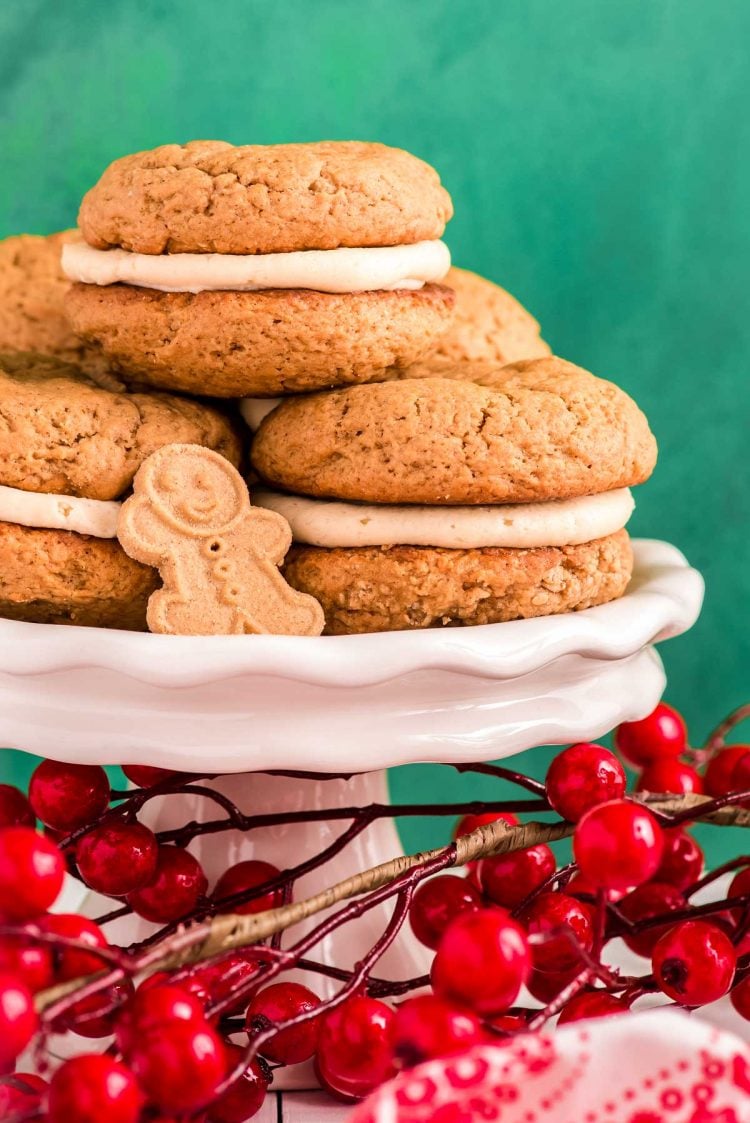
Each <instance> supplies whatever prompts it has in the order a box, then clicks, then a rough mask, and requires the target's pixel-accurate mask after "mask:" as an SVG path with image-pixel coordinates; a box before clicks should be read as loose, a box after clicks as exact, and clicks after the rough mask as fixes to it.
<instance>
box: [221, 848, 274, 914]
mask: <svg viewBox="0 0 750 1123" xmlns="http://www.w3.org/2000/svg"><path fill="white" fill-rule="evenodd" d="M280 873H281V871H280V870H279V869H277V867H276V866H272V865H271V863H270V862H259V861H257V860H254V859H251V860H249V861H247V862H238V863H237V864H236V865H235V866H230V867H229V869H228V870H226V871H225V872H224V873H223V874H222V875H221V877H220V878H219V880H218V881H217V882H216V888H215V889H214V891H213V894H212V900H213V901H214V903H215V904H216V906H217V912H220V913H221V912H236V913H239V914H240V915H241V916H247V915H249V914H250V913H254V912H265V911H266V909H275V908H276V907H277V906H278V905H280V904H281V903H282V901H283V899H284V890H283V889H280V888H279V889H272V890H270V891H269V892H268V893H263V894H262V895H261V896H260V897H255V898H253V900H251V901H247V902H246V903H245V904H242V905H233V904H230V903H229V901H228V898H231V897H234V896H236V895H238V894H240V893H248V892H250V891H251V890H253V889H257V887H258V886H259V885H263V884H265V882H266V881H273V880H274V879H275V878H277V877H278V876H279V874H280ZM225 900H226V902H227V903H226V904H224V903H223V902H224V901H225Z"/></svg>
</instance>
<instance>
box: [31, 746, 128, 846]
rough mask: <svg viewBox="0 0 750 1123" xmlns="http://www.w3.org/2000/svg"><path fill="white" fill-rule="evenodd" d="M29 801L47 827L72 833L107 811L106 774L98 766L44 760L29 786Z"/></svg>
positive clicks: (35, 771) (107, 789) (107, 790)
mask: <svg viewBox="0 0 750 1123" xmlns="http://www.w3.org/2000/svg"><path fill="white" fill-rule="evenodd" d="M29 801H30V803H31V806H32V807H33V808H34V811H35V813H36V816H37V818H38V819H41V820H42V822H43V823H44V825H45V826H47V827H52V828H53V829H54V830H56V831H65V832H66V833H69V832H70V831H74V830H77V829H78V827H85V826H86V825H87V824H88V823H93V822H94V820H95V819H98V818H99V816H100V815H102V814H103V813H104V812H105V811H106V810H107V807H108V805H109V780H108V779H107V773H106V772H105V771H104V769H103V768H100V767H99V765H97V764H64V763H62V762H61V761H57V760H43V761H42V763H41V764H39V765H37V767H36V768H35V769H34V772H33V775H32V777H31V780H30V782H29Z"/></svg>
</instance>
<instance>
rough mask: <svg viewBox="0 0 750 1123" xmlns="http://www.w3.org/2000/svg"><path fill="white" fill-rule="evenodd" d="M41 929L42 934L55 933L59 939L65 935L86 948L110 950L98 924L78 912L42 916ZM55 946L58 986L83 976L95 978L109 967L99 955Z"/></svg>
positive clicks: (58, 945)
mask: <svg viewBox="0 0 750 1123" xmlns="http://www.w3.org/2000/svg"><path fill="white" fill-rule="evenodd" d="M39 927H40V928H41V929H42V931H43V932H52V933H54V934H55V935H56V936H63V937H64V938H65V939H66V940H75V941H76V942H77V943H79V944H84V945H85V946H86V947H90V948H106V947H109V944H108V943H107V938H106V936H105V935H104V933H103V932H102V930H101V928H100V927H99V925H98V924H95V923H94V921H93V920H89V919H88V917H86V916H79V915H78V913H72V912H71V913H67V912H61V913H54V914H50V915H49V916H43V917H42V918H41V920H40V921H39ZM52 947H53V958H54V963H55V979H56V981H57V982H58V983H62V982H66V981H67V980H68V979H77V978H79V977H80V976H82V975H93V974H94V973H95V972H96V971H101V970H103V969H104V968H105V967H106V966H107V960H106V959H104V958H102V956H100V955H94V953H93V952H89V951H83V950H82V949H80V948H75V947H66V946H64V945H63V944H58V943H54V944H53V945H52Z"/></svg>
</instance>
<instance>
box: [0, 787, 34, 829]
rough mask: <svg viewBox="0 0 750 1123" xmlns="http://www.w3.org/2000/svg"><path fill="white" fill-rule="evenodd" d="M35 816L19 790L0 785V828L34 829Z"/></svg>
mask: <svg viewBox="0 0 750 1123" xmlns="http://www.w3.org/2000/svg"><path fill="white" fill-rule="evenodd" d="M35 826H36V815H35V814H34V812H33V811H32V809H31V804H30V803H29V801H28V799H27V798H26V796H25V795H24V794H23V792H22V791H21V789H20V788H14V787H13V785H12V784H0V827H35Z"/></svg>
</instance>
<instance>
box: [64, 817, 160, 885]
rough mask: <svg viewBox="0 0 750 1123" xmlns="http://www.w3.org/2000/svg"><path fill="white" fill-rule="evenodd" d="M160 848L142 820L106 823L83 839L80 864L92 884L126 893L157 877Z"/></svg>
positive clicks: (78, 861) (87, 881) (88, 883)
mask: <svg viewBox="0 0 750 1123" xmlns="http://www.w3.org/2000/svg"><path fill="white" fill-rule="evenodd" d="M158 849H159V847H158V843H157V841H156V835H155V834H154V832H153V831H150V830H149V829H148V827H144V826H142V825H141V824H140V823H135V822H133V823H117V822H115V823H104V824H102V826H100V827H95V828H94V829H93V830H92V831H89V832H88V834H85V835H84V836H83V838H82V839H80V841H79V842H78V845H77V846H76V864H77V866H78V872H79V873H80V875H81V877H82V878H83V880H84V881H85V882H86V884H87V885H88V886H89V888H91V889H94V890H95V891H96V892H97V893H104V894H106V895H107V896H109V897H124V896H126V895H127V894H128V893H133V892H135V890H136V889H142V888H144V887H145V886H146V885H148V884H149V883H150V882H151V881H152V880H153V878H154V877H155V875H156V859H157V853H158Z"/></svg>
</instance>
